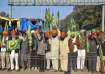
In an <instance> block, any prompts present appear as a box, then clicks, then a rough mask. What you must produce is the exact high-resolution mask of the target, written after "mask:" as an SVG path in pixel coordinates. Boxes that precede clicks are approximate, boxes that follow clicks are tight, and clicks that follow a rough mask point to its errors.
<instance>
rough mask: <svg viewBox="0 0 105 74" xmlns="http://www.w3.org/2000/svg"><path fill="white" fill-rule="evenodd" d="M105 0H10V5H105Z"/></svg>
mask: <svg viewBox="0 0 105 74" xmlns="http://www.w3.org/2000/svg"><path fill="white" fill-rule="evenodd" d="M103 4H105V0H8V5H14V6H25V5H26V6H29V5H30V6H35V5H39V6H44V5H58V6H59V5H103Z"/></svg>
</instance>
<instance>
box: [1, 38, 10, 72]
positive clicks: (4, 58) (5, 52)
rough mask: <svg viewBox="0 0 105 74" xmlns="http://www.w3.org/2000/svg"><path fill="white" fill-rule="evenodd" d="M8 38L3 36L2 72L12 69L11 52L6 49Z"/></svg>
mask: <svg viewBox="0 0 105 74" xmlns="http://www.w3.org/2000/svg"><path fill="white" fill-rule="evenodd" d="M7 40H8V37H7V36H3V38H2V44H1V63H2V70H5V69H7V70H9V68H10V59H9V52H8V50H7V48H6V46H7V42H6V41H7Z"/></svg>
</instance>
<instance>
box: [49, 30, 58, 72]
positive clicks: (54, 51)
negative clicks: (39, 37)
mask: <svg viewBox="0 0 105 74" xmlns="http://www.w3.org/2000/svg"><path fill="white" fill-rule="evenodd" d="M49 42H50V44H51V60H52V66H53V69H54V70H55V71H57V70H58V67H59V65H58V60H59V39H58V36H57V29H54V30H53V32H52V38H51V39H50V40H49Z"/></svg>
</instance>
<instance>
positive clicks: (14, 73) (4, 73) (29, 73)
mask: <svg viewBox="0 0 105 74" xmlns="http://www.w3.org/2000/svg"><path fill="white" fill-rule="evenodd" d="M0 74H64V73H63V72H37V71H29V70H26V71H18V72H17V71H9V72H7V71H0ZM69 74H70V73H69ZM71 74H101V73H91V72H72V73H71Z"/></svg>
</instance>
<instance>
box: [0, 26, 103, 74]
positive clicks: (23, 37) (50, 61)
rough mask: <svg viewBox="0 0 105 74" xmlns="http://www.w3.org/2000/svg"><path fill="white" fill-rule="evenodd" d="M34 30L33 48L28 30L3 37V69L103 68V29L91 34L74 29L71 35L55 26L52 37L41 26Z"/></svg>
mask: <svg viewBox="0 0 105 74" xmlns="http://www.w3.org/2000/svg"><path fill="white" fill-rule="evenodd" d="M31 33H32V46H31V48H30V47H29V39H28V35H27V33H26V32H19V33H16V35H14V34H12V33H11V34H10V35H6V36H2V37H1V38H2V39H1V52H0V65H1V70H11V71H12V70H16V71H19V70H20V69H22V70H25V69H27V68H30V69H35V70H39V71H40V72H43V71H50V70H53V71H54V72H57V71H62V72H70V71H71V70H74V71H78V70H79V71H82V70H84V69H87V70H88V71H91V72H99V71H100V57H99V55H100V53H99V50H100V45H101V47H102V51H103V52H104V51H105V49H104V48H105V41H104V34H103V33H100V31H98V32H91V33H89V34H87V33H86V31H85V30H80V32H79V35H77V34H76V33H75V32H74V33H73V34H71V35H70V36H69V35H68V32H67V31H66V30H64V29H62V30H59V29H57V28H56V27H54V28H53V29H52V31H51V34H50V35H49V36H48V37H46V35H45V33H43V32H42V31H41V29H35V30H34V31H32V32H31ZM103 54H105V53H103Z"/></svg>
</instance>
